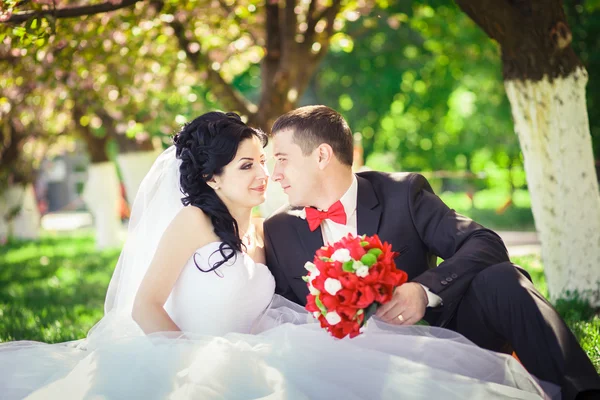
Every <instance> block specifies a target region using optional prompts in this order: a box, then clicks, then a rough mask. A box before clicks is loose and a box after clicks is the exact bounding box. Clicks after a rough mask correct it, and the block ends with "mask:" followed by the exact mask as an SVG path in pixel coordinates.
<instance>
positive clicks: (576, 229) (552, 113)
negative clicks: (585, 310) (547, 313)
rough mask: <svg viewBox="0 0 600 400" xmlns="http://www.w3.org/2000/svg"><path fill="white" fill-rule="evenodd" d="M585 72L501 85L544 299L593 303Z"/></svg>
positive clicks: (594, 230) (597, 275)
mask: <svg viewBox="0 0 600 400" xmlns="http://www.w3.org/2000/svg"><path fill="white" fill-rule="evenodd" d="M586 83H587V72H586V71H585V69H584V68H578V69H577V70H575V71H574V72H573V73H571V74H570V75H569V76H567V77H565V78H558V79H555V80H554V81H552V82H550V81H549V80H548V79H544V80H542V81H535V82H534V81H530V80H526V81H521V80H509V81H505V87H506V93H507V95H508V98H509V100H510V104H511V108H512V114H513V118H514V121H515V130H516V132H517V134H518V136H519V141H520V143H521V150H522V152H523V156H524V159H525V171H526V174H527V183H528V186H529V192H530V194H531V208H532V211H533V216H534V218H535V225H536V229H537V231H538V234H539V236H540V240H541V243H542V260H543V263H544V271H545V274H546V279H547V283H548V290H549V292H550V297H551V299H553V300H555V299H557V298H560V297H562V296H564V295H565V292H566V291H570V292H573V291H577V292H579V294H580V295H583V296H585V297H586V298H587V299H589V300H590V301H591V302H592V304H593V305H595V306H600V193H599V191H598V181H597V178H596V173H595V170H594V158H593V154H592V142H591V136H590V129H589V122H588V114H587V108H586V100H585V85H586Z"/></svg>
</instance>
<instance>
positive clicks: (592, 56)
mask: <svg viewBox="0 0 600 400" xmlns="http://www.w3.org/2000/svg"><path fill="white" fill-rule="evenodd" d="M564 8H565V11H566V14H567V17H568V22H569V27H570V28H571V31H572V34H573V42H572V47H573V49H574V50H575V53H576V54H577V55H578V56H579V58H580V59H581V61H582V62H583V65H584V66H585V67H586V69H587V72H588V75H589V81H588V85H587V88H586V99H587V109H588V115H589V118H590V131H591V134H592V144H593V147H594V154H595V158H596V160H600V41H598V37H600V1H598V0H585V1H574V0H569V1H565V2H564ZM599 162H600V161H599ZM598 168H599V169H600V164H598Z"/></svg>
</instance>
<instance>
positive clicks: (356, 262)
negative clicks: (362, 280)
mask: <svg viewBox="0 0 600 400" xmlns="http://www.w3.org/2000/svg"><path fill="white" fill-rule="evenodd" d="M364 266H365V264H363V263H362V262H360V261H354V262H353V263H352V269H353V270H355V271H356V270H357V269H359V268H360V267H364Z"/></svg>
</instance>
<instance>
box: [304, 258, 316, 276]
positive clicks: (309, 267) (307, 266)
mask: <svg viewBox="0 0 600 400" xmlns="http://www.w3.org/2000/svg"><path fill="white" fill-rule="evenodd" d="M304 269H305V270H307V271H308V272H310V273H311V274H315V276H317V275H319V270H318V269H317V266H316V265H315V264H313V263H311V262H310V261H307V262H306V264H304Z"/></svg>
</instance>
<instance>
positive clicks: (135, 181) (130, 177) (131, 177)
mask: <svg viewBox="0 0 600 400" xmlns="http://www.w3.org/2000/svg"><path fill="white" fill-rule="evenodd" d="M159 154H160V152H158V151H155V150H152V151H137V152H131V153H121V154H119V155H118V156H117V163H118V164H119V168H120V169H121V176H122V178H123V184H124V185H125V194H126V196H127V201H128V202H129V204H133V200H134V199H135V195H136V194H137V191H138V189H139V187H140V184H141V183H142V180H143V179H144V176H146V174H147V173H148V171H150V167H152V164H153V163H154V161H155V160H156V158H157V157H158V156H159Z"/></svg>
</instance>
